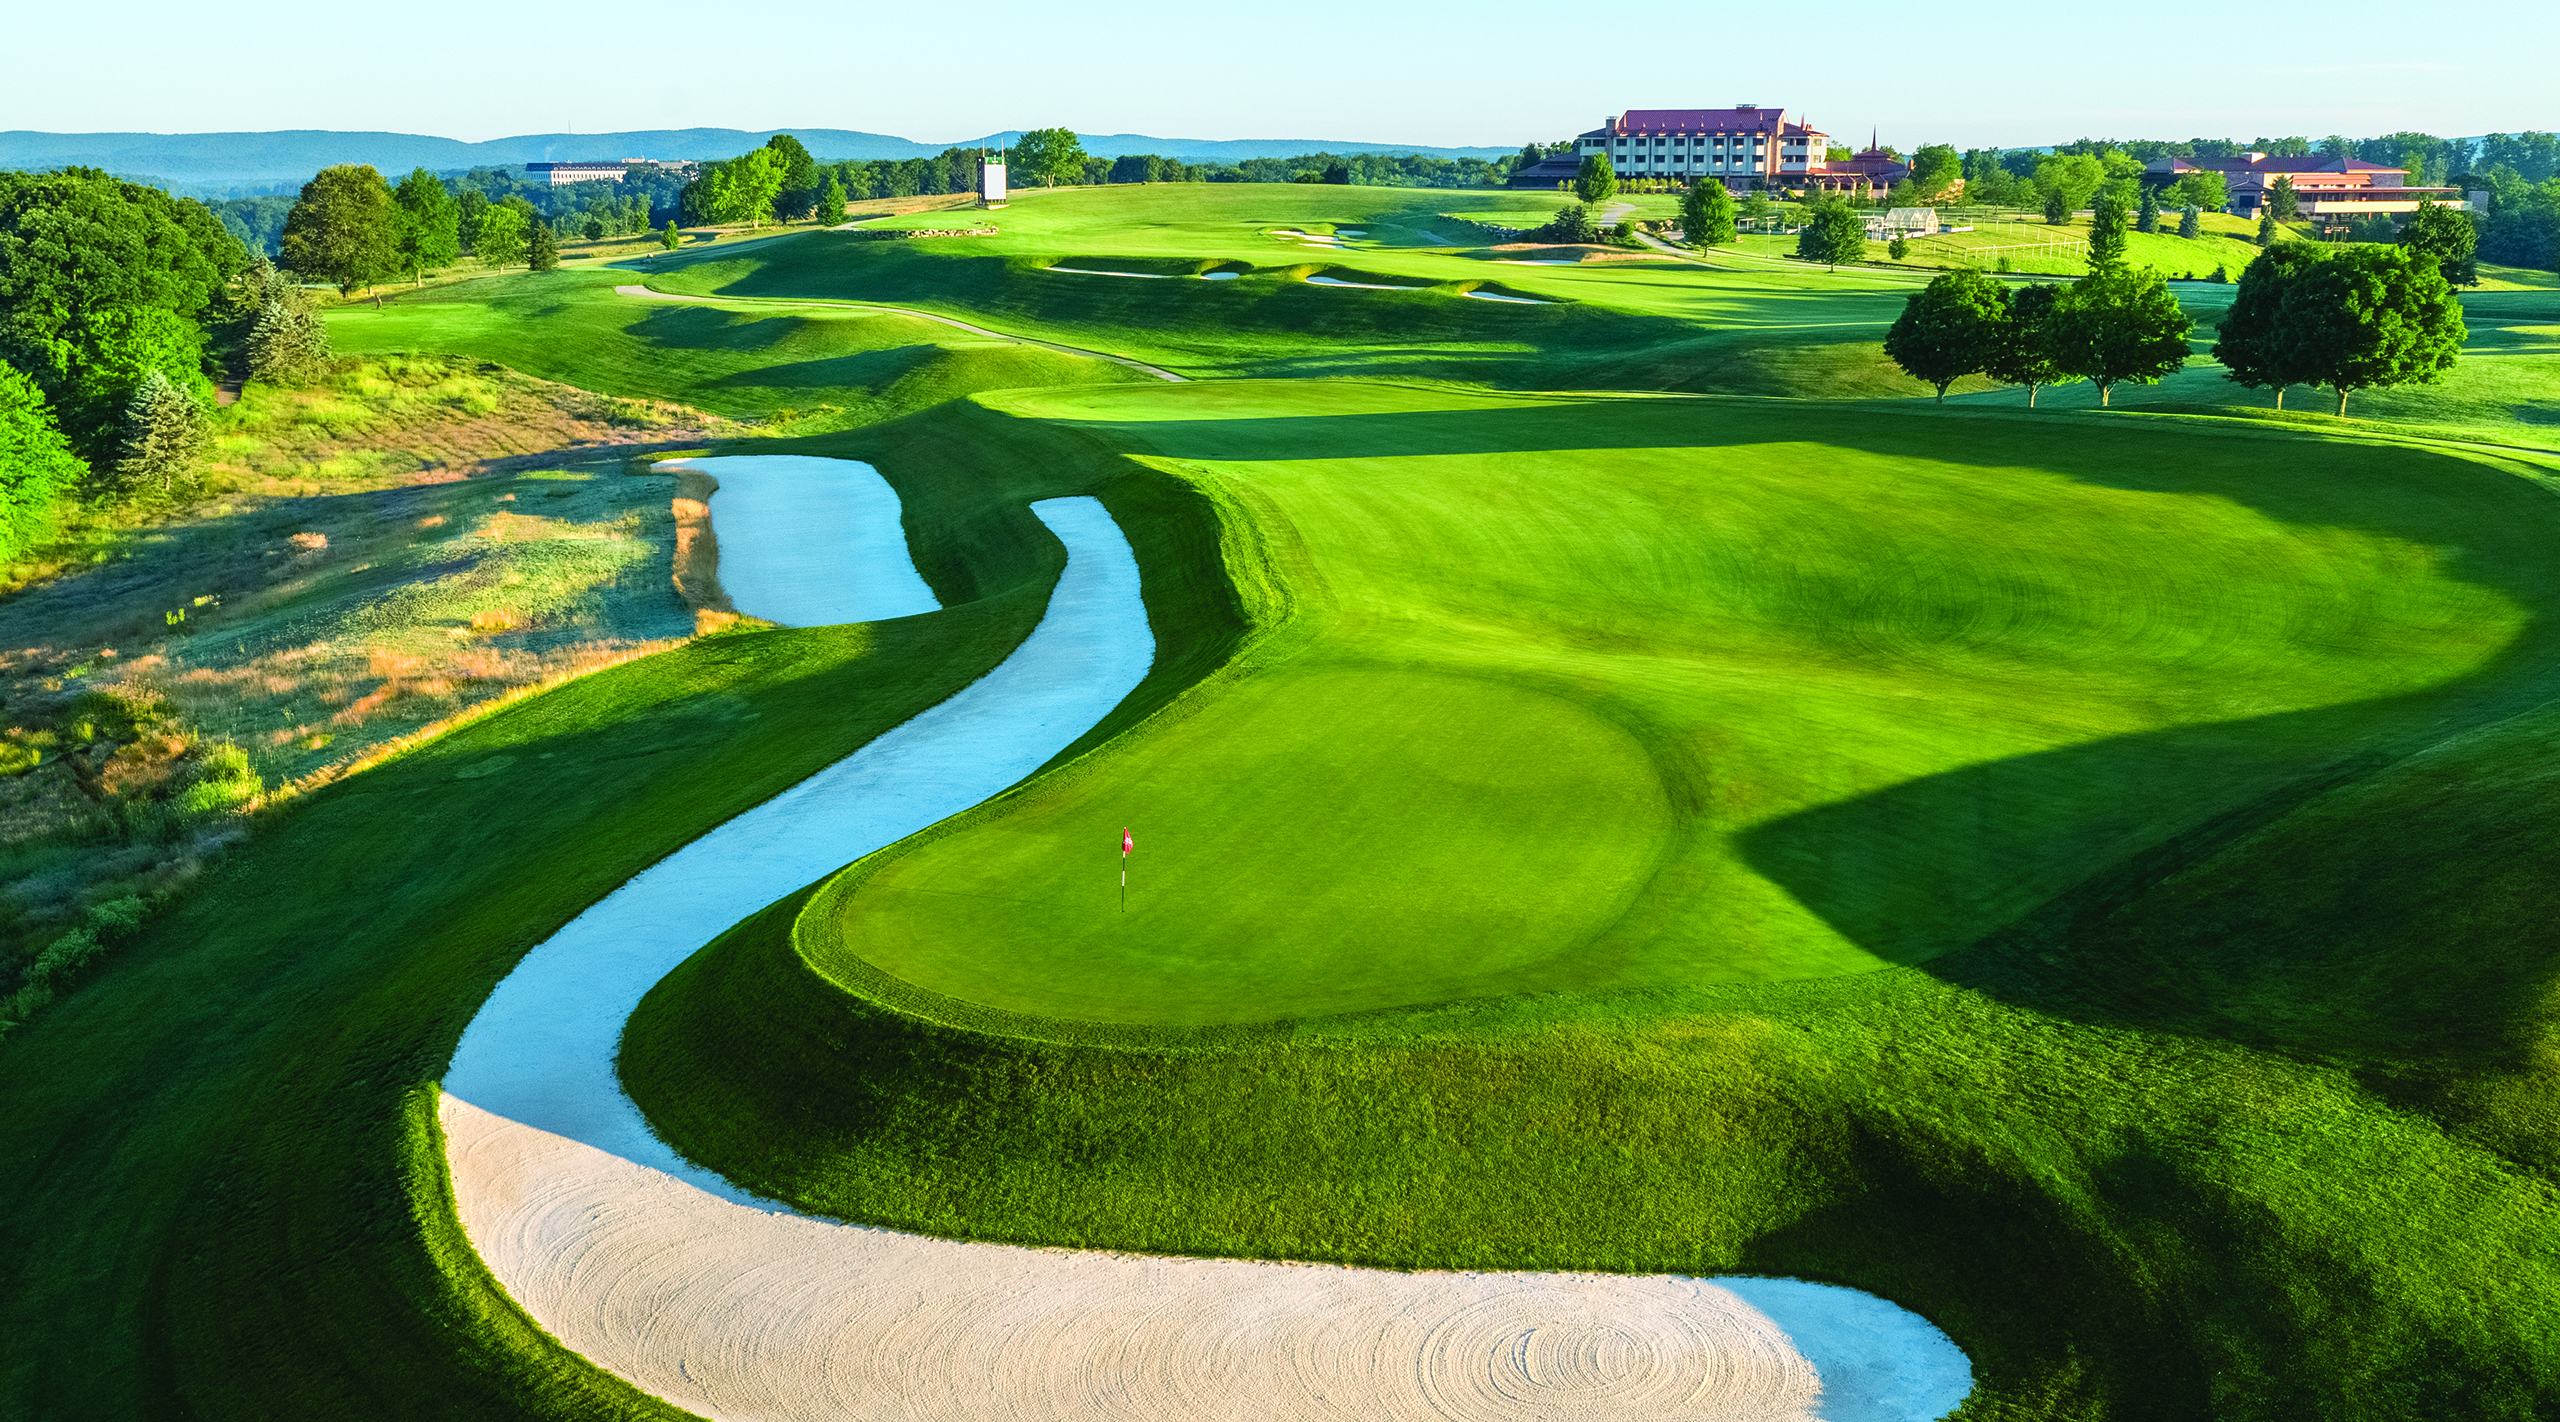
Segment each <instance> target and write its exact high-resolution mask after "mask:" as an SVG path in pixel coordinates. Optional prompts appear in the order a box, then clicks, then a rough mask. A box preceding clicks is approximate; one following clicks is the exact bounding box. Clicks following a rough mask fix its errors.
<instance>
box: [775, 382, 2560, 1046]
mask: <svg viewBox="0 0 2560 1422" xmlns="http://www.w3.org/2000/svg"><path fill="white" fill-rule="evenodd" d="M992 403H994V404H995V405H996V406H997V407H998V408H1000V409H1002V410H1004V411H1006V412H1007V413H1009V414H1011V415H1013V416H1015V417H1017V418H1037V419H1039V420H1042V421H1044V422H1048V423H1050V424H1051V425H1053V426H1063V427H1066V428H1070V429H1073V430H1077V431H1080V432H1083V433H1085V434H1088V435H1094V436H1098V437H1100V438H1102V439H1104V440H1105V441H1107V442H1109V443H1110V444H1111V445H1112V446H1114V447H1117V448H1122V449H1126V450H1129V451H1131V452H1133V453H1135V454H1137V455H1138V456H1139V457H1141V458H1143V459H1147V460H1150V461H1153V462H1156V463H1158V464H1159V465H1160V466H1161V467H1165V468H1168V469H1171V470H1174V471H1177V472H1178V473H1179V474H1180V475H1181V476H1182V477H1184V478H1186V479H1189V480H1193V481H1196V482H1197V483H1199V484H1200V485H1201V486H1202V487H1203V488H1205V489H1208V490H1210V491H1211V492H1212V493H1213V495H1214V496H1215V497H1217V498H1219V499H1220V500H1221V501H1222V502H1224V503H1226V504H1227V505H1228V506H1230V507H1238V508H1246V509H1251V510H1253V511H1254V513H1255V515H1256V516H1257V517H1258V518H1259V519H1261V520H1262V521H1264V522H1266V523H1267V524H1268V525H1269V526H1270V527H1271V528H1272V529H1275V530H1285V534H1282V535H1281V536H1282V537H1285V538H1286V540H1287V544H1288V547H1287V550H1286V552H1285V553H1283V554H1282V555H1280V556H1278V557H1277V558H1275V560H1274V562H1275V568H1276V571H1277V583H1278V586H1277V587H1276V588H1275V589H1274V590H1273V591H1272V593H1271V594H1270V595H1269V596H1270V598H1271V605H1269V606H1266V607H1265V608H1263V609H1261V610H1260V612H1261V615H1263V616H1265V617H1268V618H1270V619H1271V620H1272V622H1273V623H1274V625H1272V626H1270V627H1268V628H1267V629H1266V631H1265V634H1264V635H1265V636H1266V639H1267V640H1266V641H1265V643H1264V644H1263V645H1262V646H1261V647H1260V648H1259V649H1258V650H1256V651H1255V652H1253V653H1251V654H1249V655H1248V656H1247V657H1246V659H1245V660H1244V662H1243V663H1242V664H1241V665H1240V666H1238V667H1237V668H1235V669H1233V670H1232V671H1231V672H1229V673H1228V674H1226V675H1225V676H1224V677H1222V678H1221V679H1220V680H1219V681H1218V682H1217V684H1216V686H1215V688H1214V692H1213V694H1211V695H1208V696H1205V697H1203V698H1202V699H1200V700H1198V701H1197V702H1196V703H1194V704H1192V705H1190V706H1188V707H1186V708H1184V709H1183V710H1182V711H1181V712H1179V713H1178V714H1171V715H1167V716H1164V717H1161V718H1159V719H1158V720H1156V721H1154V722H1150V723H1149V724H1147V725H1146V726H1145V727H1144V728H1143V729H1142V730H1141V731H1139V732H1138V733H1137V734H1135V735H1133V736H1129V737H1125V738H1123V739H1122V740H1121V741H1119V742H1117V743H1115V744H1113V745H1112V746H1111V747H1109V748H1108V749H1107V750H1106V751H1104V752H1102V753H1100V754H1098V755H1096V756H1095V757H1093V758H1092V759H1091V760H1089V761H1087V762H1085V763H1081V764H1079V765H1077V766H1075V767H1073V768H1072V769H1071V770H1070V771H1068V772H1066V773H1064V774H1061V775H1059V776H1056V777H1054V778H1052V779H1051V780H1049V781H1047V782H1044V783H1043V784H1041V785H1039V786H1037V787H1034V788H1033V789H1031V790H1030V791H1028V792H1026V793H1023V794H1020V795H1016V796H1013V797H1010V798H1008V799H1007V800H1005V801H1003V802H1001V804H999V805H997V806H994V807H990V808H989V809H988V810H986V811H984V812H982V813H981V814H980V815H978V816H976V817H974V818H973V819H971V820H970V821H968V822H966V823H964V824H962V825H957V826H953V827H948V828H947V829H946V830H944V831H939V832H937V833H935V834H933V835H928V836H925V837H922V838H920V839H918V840H915V841H910V842H909V843H908V844H907V845H905V846H901V847H900V848H898V849H894V850H891V851H889V852H888V853H887V854H885V855H883V856H881V857H880V858H878V859H877V860H874V861H872V862H871V863H869V864H867V865H866V866H864V868H863V869H861V870H860V871H858V872H857V874H856V875H855V876H854V877H853V878H852V879H851V880H850V881H848V882H847V883H846V884H845V885H843V886H841V887H840V889H838V890H832V891H831V893H830V898H829V900H828V902H829V903H831V904H834V905H836V911H837V912H839V913H840V914H841V916H842V917H841V925H840V928H841V937H840V938H838V939H836V940H835V941H834V943H833V947H832V951H835V952H840V953H843V954H846V955H851V956H854V957H858V958H859V959H861V960H862V961H864V962H866V963H868V964H870V965H872V966H875V967H877V968H879V969H881V970H883V971H885V972H886V973H888V974H890V975H892V976H893V977H895V978H898V979H901V980H904V981H906V982H908V983H911V984H914V985H916V986H919V987H923V988H926V989H928V990H930V991H932V992H935V993H939V994H945V995H949V996H952V997H957V998H961V999H965V1000H967V1001H971V1002H975V1003H980V1004H983V1005H986V1006H990V1007H996V1008H1000V1009H1004V1010H1007V1011H1011V1012H1019V1013H1025V1014H1034V1015H1041V1016H1054V1017H1062V1018H1071V1019H1087V1020H1097V1021H1109V1022H1150V1023H1161V1024H1197V1023H1209V1022H1228V1021H1243V1020H1261V1019H1266V1018H1273V1017H1292V1016H1303V1015H1309V1014H1321V1013H1328V1012H1341V1011H1351V1010H1359V1009H1367V1008H1376V1007H1384V1006H1395V1005H1406V1004H1417V1003H1426V1002H1433V1001H1441V1000H1446V999H1451V998H1458V997H1467V996H1479V995H1486V994H1493V993H1502V992H1517V991H1538V990H1555V989H1586V990H1587V989H1604V988H1623V987H1648V986H1652V987H1659V986H1670V985H1677V984H1698V983H1712V982H1752V981H1763V980H1775V979H1784V978H1799V977H1806V976H1816V975H1823V974H1831V973H1840V972H1855V971H1861V970H1865V969H1870V968H1874V967H1877V966H1880V965H1882V964H1886V963H1896V962H1900V963H1909V962H1918V961H1922V960H1925V959H1927V958H1930V957H1932V956H1934V955H1936V954H1938V953H1941V952H1944V951H1946V950H1948V949H1950V948H1954V947H1958V946H1961V945H1964V944H1967V943H1970V942H1972V941H1974V940H1975V939H1977V938H1979V937H1980V936H1982V935H1983V934H1985V933H1987V932H1989V931H1991V930H1993V929H1995V928H1997V927H1999V926H2000V925H2001V924H2003V923H2005V922H2007V921H2009V920H2010V919H2012V918H2014V917H2016V916H2017V915H2018V914H2020V913H2023V912H2025V911H2026V910H2028V909H2030V908H2032V907H2033V906H2035V905H2036V904H2038V903H2041V902H2044V901H2045V900H2047V899H2049V898H2051V897H2052V896H2054V895H2055V894H2058V893H2060V892H2062V891H2063V890H2064V889H2066V888H2068V887H2069V886H2070V885H2071V884H2072V883H2073V882H2074V881H2075V880H2077V879H2079V878H2081V877H2083V876H2085V875H2086V874H2087V873H2088V872H2089V871H2090V870H2091V868H2092V867H2093V866H2096V865H2100V864H2104V863H2108V862H2111V861H2114V860H2116V859H2120V858H2122V857H2124V856H2126V855H2130V854H2133V853H2135V852H2137V851H2139V850H2141V849H2143V848H2145V847H2146V846H2148V845H2151V844H2154V843H2157V842H2159V841H2161V840H2163V839H2166V838H2168V837H2170V836H2172V835H2174V834H2176V833H2177V832H2179V831H2180V830H2183V829H2185V828H2187V827H2189V826H2192V825H2194V824H2197V823H2199V822H2201V821H2204V820H2206V819H2209V818H2211V817H2212V816H2214V815H2215V814H2217V813H2219V812H2221V811H2223V810H2226V809H2229V808H2231V807H2233V806H2236V805H2240V804H2244V803H2246V802H2247V801H2249V800H2250V799H2252V798H2254V797H2256V796H2257V795H2260V794H2262V793H2265V792H2266V791H2268V790H2270V789H2272V788H2274V787H2276V786H2279V785H2281V784H2284V783H2286V782H2288V781H2290V780H2293V779H2295V778H2297V777H2299V776H2301V775H2303V774H2305V773H2307V772H2309V771H2311V770H2313V769H2315V768H2317V767H2318V766H2320V765H2322V764H2324V763H2327V762H2330V761H2332V760H2335V759H2338V758H2340V757H2342V756H2351V755H2355V754H2358V753H2360V752H2363V751H2365V750H2368V749H2371V748H2373V747H2375V746H2378V745H2382V744H2385V743H2387V742H2389V741H2390V740H2391V738H2392V737H2394V736H2396V735H2405V734H2407V733H2409V732H2410V731H2412V730H2413V729H2415V728H2419V727H2431V726H2433V725H2434V724H2435V723H2436V722H2437V721H2438V720H2439V719H2440V718H2441V717H2443V716H2444V715H2446V714H2448V710H2449V708H2451V707H2452V706H2454V705H2455V704H2457V703H2458V702H2462V701H2473V700H2477V699H2478V698H2480V697H2483V696H2499V695H2524V694H2528V689H2529V688H2530V687H2536V686H2540V685H2542V684H2543V681H2544V679H2545V678H2546V677H2547V673H2546V672H2545V670H2544V669H2543V668H2542V667H2541V666H2540V665H2539V663H2538V659H2536V658H2533V657H2526V656H2519V655H2517V653H2518V651H2519V650H2520V649H2519V646H2518V644H2519V642H2520V641H2522V640H2524V639H2526V638H2528V637H2529V636H2531V637H2533V641H2534V643H2535V645H2536V648H2537V650H2538V648H2539V643H2540V641H2541V639H2540V637H2539V636H2534V634H2533V631H2532V629H2533V628H2534V627H2535V626H2536V625H2537V624H2538V623H2541V622H2543V621H2545V620H2547V618H2548V616H2549V612H2550V609H2551V608H2552V606H2553V604H2554V602H2555V599H2560V574H2555V573H2554V572H2553V571H2552V570H2550V569H2548V568H2547V567H2546V566H2545V560H2544V559H2543V558H2542V557H2541V555H2540V552H2539V549H2540V548H2541V547H2542V546H2544V542H2545V540H2548V539H2550V538H2552V537H2553V536H2554V535H2555V534H2560V518H2555V510H2554V509H2553V508H2552V507H2551V505H2550V501H2549V500H2548V499H2547V498H2545V497H2543V496H2542V495H2540V494H2538V493H2537V492H2535V491H2534V490H2533V489H2532V488H2531V487H2530V486H2527V485H2525V484H2522V483H2519V482H2516V481H2513V480H2510V479H2506V478H2503V477H2501V476H2498V475H2495V474H2492V473H2489V472H2487V471H2484V470H2480V469H2478V468H2476V467H2474V466H2468V465H2465V464H2462V463H2460V462H2457V461H2452V460H2446V459H2441V458H2432V457H2423V456H2414V457H2413V456H2411V455H2409V454H2406V453H2403V452H2394V451H2384V450H2375V449H2365V448H2359V447H2355V446H2347V445H2340V446H2330V447H2327V448H2325V449H2324V450H2323V451H2322V458H2321V459H2320V460H2319V461H2318V462H2317V463H2316V464H2311V465H2306V464H2304V463H2302V462H2301V461H2300V460H2298V459H2288V458H2282V457H2270V456H2271V455H2276V454H2278V452H2279V451H2278V450H2277V449H2271V448H2269V447H2267V446H2263V445H2260V444H2256V443H2253V442H2250V441H2246V440H2239V441H2235V440H2234V439H2232V438H2231V437H2230V436H2228V435H2226V434H2222V433H2219V432H2215V433H2211V434H2204V433H2199V432H2197V431H2195V430H2193V429H2191V428H2188V427H2184V426H2179V425H2175V424H2155V425H2151V426H2147V427H2145V426H2134V427H2123V428H2120V429H2118V430H2116V431H2112V432H2111V433H2110V434H2109V435H2108V436H2105V437H2099V438H2092V437H2091V436H2090V435H2089V434H2087V433H2085V432H2081V431H2077V430H2074V431H2070V432H2068V433H2065V432H2061V431H2056V430H2053V429H2052V428H2050V427H2049V426H2043V425H2039V424H2035V423H2032V422H2026V421H2019V420H2004V419H1997V418H1994V419H1985V420H1979V421H1975V422H1971V423H1968V424H1966V425H1963V426H1953V425H1949V424H1946V423H1928V422H1920V423H1915V422H1912V421H1908V420H1892V419H1888V418H1885V417H1882V416H1865V415H1843V416H1841V417H1835V418H1834V419H1832V420H1829V421H1826V422H1825V425H1824V428H1823V436H1824V437H1823V438H1821V439H1819V440H1813V439H1807V438H1806V437H1805V431H1804V429H1803V425H1802V422H1801V420H1800V418H1799V417H1798V416H1797V415H1796V414H1795V413H1794V412H1793V411H1791V410H1788V409H1786V408H1784V407H1781V406H1774V405H1770V404H1765V403H1760V402H1749V401H1715V400H1707V401H1680V400H1668V401H1666V400H1640V399H1626V400H1605V399H1604V400H1591V399H1562V398H1510V399H1506V398H1502V397H1486V396H1477V395H1465V394H1458V393H1453V392H1447V391H1438V390H1430V389H1417V388H1412V387H1397V386H1380V385H1343V384H1332V385H1324V386H1312V387H1310V386H1291V385H1274V384H1251V385H1236V384H1229V385H1223V386H1219V387H1215V388H1207V387H1203V388H1199V389H1179V390H1153V389H1150V390H1137V389H1130V390H1126V391H1111V392H1091V393H1052V394H1041V395H1029V394H1025V395H1017V396H1008V397H1003V398H1002V399H1001V400H998V401H995V402H992ZM1958 428H1961V429H1962V431H1963V438H1962V439H1961V440H1960V441H1957V442H1954V443H1950V442H1949V441H1948V440H1947V439H1946V438H1945V435H1947V434H1949V433H1952V432H1953V431H1954V430H1956V429H1958ZM1959 449H1960V450H1961V451H1962V455H1961V457H1953V455H1954V451H1956V450H1959ZM2133 468H2139V469H2146V470H2150V471H2153V472H2152V473H2150V474H2148V475H2146V476H2143V477H2136V478H2127V477H2125V471H2126V470H2128V469H2133ZM1283 604H1285V609H1286V610H1285V613H1284V612H1283V610H1282V605H1283ZM1923 785H1926V786H1929V787H1932V788H1929V789H1927V790H1925V791H1924V790H1921V789H1918V788H1915V787H1919V786H1923ZM1886 793H1898V794H1899V796H1900V798H1899V799H1898V801H1897V804H1898V806H1899V809H1898V810H1897V812H1896V813H1895V814H1892V815H1888V816H1878V815H1873V814H1865V813H1849V812H1845V811H1841V810H1837V809H1833V808H1831V807H1835V806H1839V805H1842V804H1843V803H1844V802H1850V801H1854V800H1856V799H1858V798H1859V797H1863V796H1874V795H1879V794H1886ZM1124 824H1126V825H1132V826H1135V827H1136V832H1137V838H1138V843H1139V846H1140V849H1139V853H1138V855H1137V857H1136V859H1135V862H1134V866H1133V867H1134V875H1133V890H1132V892H1131V894H1130V896H1129V903H1128V907H1127V908H1126V910H1125V911H1123V910H1122V909H1121V908H1120V907H1119V905H1118V902H1117V899H1116V889H1117V880H1116V878H1115V876H1114V874H1113V872H1112V871H1113V869H1114V859H1115V856H1114V852H1113V851H1114V850H1115V849H1116V847H1117V843H1118V837H1119V829H1120V827H1121V826H1122V825H1124ZM819 961H820V966H821V967H822V968H824V967H826V966H827V963H828V961H829V960H828V959H826V958H824V957H822V958H821V959H820V960H819Z"/></svg>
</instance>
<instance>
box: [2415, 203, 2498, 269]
mask: <svg viewBox="0 0 2560 1422" xmlns="http://www.w3.org/2000/svg"><path fill="white" fill-rule="evenodd" d="M2400 245H2401V246H2403V247H2406V248H2408V249H2409V250H2410V251H2413V252H2424V253H2426V254H2427V255H2428V256H2431V257H2433V258H2435V259H2436V266H2437V267H2438V268H2439V269H2441V270H2442V271H2443V272H2444V279H2445V280H2446V281H2448V282H2451V283H2452V284H2453V285H2455V286H2477V285H2479V284H2480V262H2479V258H2478V256H2477V253H2478V252H2479V250H2480V229H2479V227H2478V226H2476V225H2475V224H2473V222H2472V221H2471V214H2470V213H2467V212H2464V211H2462V210H2461V209H2459V208H2452V207H2446V206H2444V205H2443V204H2441V203H2437V202H2432V201H2425V200H2422V201H2420V202H2419V204H2418V210H2417V211H2416V212H2413V213H2411V214H2409V221H2408V222H2407V223H2406V224H2405V225H2403V226H2402V227H2401V229H2400Z"/></svg>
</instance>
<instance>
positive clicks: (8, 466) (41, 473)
mask: <svg viewBox="0 0 2560 1422" xmlns="http://www.w3.org/2000/svg"><path fill="white" fill-rule="evenodd" d="M87 472H88V467H87V466H86V465H84V464H82V463H81V462H80V460H79V457H78V456H76V455H74V454H73V453H72V452H71V444H70V442H69V441H68V440H65V439H64V438H63V437H62V430H61V427H60V426H59V425H57V424H56V423H55V422H54V418H53V408H52V407H51V406H49V405H47V404H45V402H44V392H43V391H41V390H39V389H37V388H36V383H35V382H34V381H32V380H29V379H28V378H27V377H26V376H24V375H22V374H20V373H19V372H18V369H17V368H16V367H15V366H12V365H9V364H7V363H6V362H0V563H6V562H7V561H8V560H10V559H12V558H15V557H17V556H18V555H19V554H21V553H24V552H25V551H27V549H29V548H31V547H33V546H34V545H36V544H38V543H41V542H43V541H44V539H45V537H46V536H47V535H48V534H50V533H52V532H53V515H54V509H55V508H56V507H57V506H58V505H59V504H60V503H61V501H62V500H63V499H65V498H67V497H69V496H70V494H71V491H72V489H73V488H74V487H76V486H77V485H78V484H79V482H80V476H81V475H83V474H85V473H87Z"/></svg>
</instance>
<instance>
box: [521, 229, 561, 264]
mask: <svg viewBox="0 0 2560 1422" xmlns="http://www.w3.org/2000/svg"><path fill="white" fill-rule="evenodd" d="M524 264H525V265H526V266H527V267H529V268H531V269H532V270H534V271H537V272H550V271H558V270H559V269H560V239H559V237H558V236H557V235H555V234H554V233H553V232H552V230H551V224H550V223H548V222H543V221H539V220H537V221H535V223H534V224H533V240H532V241H531V242H530V243H528V244H527V246H526V248H525V258H524Z"/></svg>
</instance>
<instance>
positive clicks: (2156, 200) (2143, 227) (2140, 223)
mask: <svg viewBox="0 0 2560 1422" xmlns="http://www.w3.org/2000/svg"><path fill="white" fill-rule="evenodd" d="M2133 228H2134V230H2135V231H2137V232H2157V231H2159V230H2160V190H2159V189H2158V188H2155V187H2153V186H2151V185H2150V184H2149V183H2145V184H2143V185H2142V206H2141V207H2140V208H2139V209H2137V210H2136V211H2135V212H2134V214H2133Z"/></svg>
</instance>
